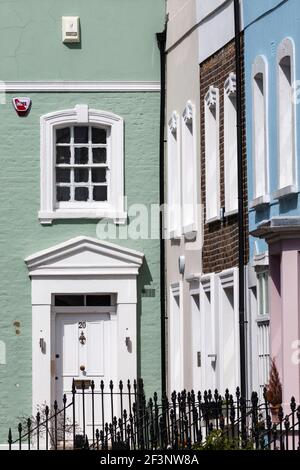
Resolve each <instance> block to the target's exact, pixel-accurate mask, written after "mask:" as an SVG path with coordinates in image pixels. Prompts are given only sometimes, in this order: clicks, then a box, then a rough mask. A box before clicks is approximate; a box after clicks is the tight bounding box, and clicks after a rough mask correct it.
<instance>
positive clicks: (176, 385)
mask: <svg viewBox="0 0 300 470" xmlns="http://www.w3.org/2000/svg"><path fill="white" fill-rule="evenodd" d="M180 316H181V306H180V295H179V294H178V295H177V294H176V295H174V294H173V292H171V296H170V337H169V341H170V348H169V349H170V352H169V364H170V382H169V384H170V387H169V388H170V392H171V393H172V392H173V391H176V392H177V393H178V392H181V390H182V386H183V383H182V382H183V380H182V379H183V378H182V361H183V358H182V341H181V321H180V320H181V319H180Z"/></svg>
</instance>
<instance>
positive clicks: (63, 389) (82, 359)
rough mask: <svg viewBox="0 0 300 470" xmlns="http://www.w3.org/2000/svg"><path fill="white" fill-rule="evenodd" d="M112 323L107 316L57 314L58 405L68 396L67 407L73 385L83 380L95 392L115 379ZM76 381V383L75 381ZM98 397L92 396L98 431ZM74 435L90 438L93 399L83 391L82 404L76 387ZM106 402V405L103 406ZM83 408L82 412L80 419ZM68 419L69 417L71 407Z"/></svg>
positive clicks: (100, 409)
mask: <svg viewBox="0 0 300 470" xmlns="http://www.w3.org/2000/svg"><path fill="white" fill-rule="evenodd" d="M113 324H114V322H112V320H111V319H110V314H109V313H82V314H81V313H74V314H72V313H64V314H61V313H60V314H57V315H56V340H55V347H56V350H55V357H56V368H55V390H56V399H57V401H58V403H59V406H61V403H62V397H63V395H64V394H66V396H67V404H68V403H70V402H71V401H72V382H73V379H75V383H76V384H77V386H78V387H80V381H82V380H84V381H87V382H85V384H86V386H89V384H90V382H89V381H92V380H93V381H94V382H95V392H96V391H98V392H99V390H100V382H101V380H103V381H104V383H105V385H106V391H108V390H109V389H108V385H109V381H110V380H113V381H115V380H116V361H115V357H116V356H115V353H116V347H117V345H116V344H114V341H113V338H114V332H113ZM76 381H77V382H76ZM99 397H100V395H97V394H95V402H94V404H95V412H94V425H95V428H99V429H100V428H101V423H102V422H103V419H102V406H101V400H100V399H99ZM75 398H76V399H75V403H76V409H75V412H76V423H77V431H76V432H77V433H78V434H81V433H85V434H86V435H87V436H88V437H91V436H92V397H91V388H90V387H89V388H88V389H86V390H85V400H84V403H83V399H82V390H81V389H80V388H79V389H78V393H77V394H76V395H75ZM108 399H109V395H107V396H106V397H105V407H104V408H105V415H106V416H105V417H104V420H105V421H111V417H110V408H109V406H108V401H109V400H108ZM106 402H107V403H106ZM83 406H84V408H85V413H84V417H83ZM67 416H68V417H69V419H71V417H72V407H70V408H69V409H68V412H67Z"/></svg>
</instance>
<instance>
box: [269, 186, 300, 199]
mask: <svg viewBox="0 0 300 470" xmlns="http://www.w3.org/2000/svg"><path fill="white" fill-rule="evenodd" d="M297 193H298V187H297V186H296V185H295V184H290V185H289V186H285V188H281V189H278V190H277V191H274V193H273V195H272V196H273V198H274V199H281V198H283V197H286V196H289V195H291V194H297Z"/></svg>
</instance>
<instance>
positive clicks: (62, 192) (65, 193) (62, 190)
mask: <svg viewBox="0 0 300 470" xmlns="http://www.w3.org/2000/svg"><path fill="white" fill-rule="evenodd" d="M56 199H57V201H58V202H59V201H69V200H70V188H68V187H66V186H57V187H56Z"/></svg>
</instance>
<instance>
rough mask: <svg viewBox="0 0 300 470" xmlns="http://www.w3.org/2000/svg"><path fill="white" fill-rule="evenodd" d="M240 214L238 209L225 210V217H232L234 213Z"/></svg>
mask: <svg viewBox="0 0 300 470" xmlns="http://www.w3.org/2000/svg"><path fill="white" fill-rule="evenodd" d="M236 214H238V209H231V210H230V211H226V210H225V212H224V217H230V216H232V215H236Z"/></svg>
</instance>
